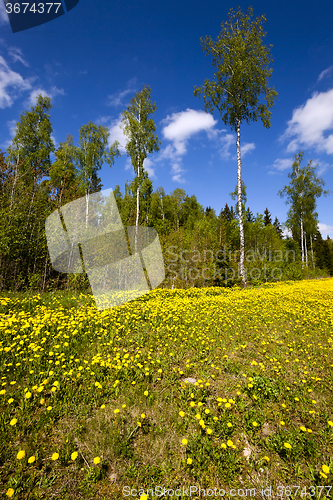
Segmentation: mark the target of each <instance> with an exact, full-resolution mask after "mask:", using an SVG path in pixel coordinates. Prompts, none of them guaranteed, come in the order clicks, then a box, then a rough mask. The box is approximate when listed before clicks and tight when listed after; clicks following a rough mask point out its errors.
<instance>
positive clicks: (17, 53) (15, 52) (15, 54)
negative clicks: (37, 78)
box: [8, 47, 29, 67]
mask: <svg viewBox="0 0 333 500" xmlns="http://www.w3.org/2000/svg"><path fill="white" fill-rule="evenodd" d="M8 54H9V55H10V57H11V58H12V59H13V62H14V63H15V62H16V61H20V62H21V63H22V64H23V65H24V66H26V67H28V66H29V63H27V61H26V60H25V59H24V58H23V54H22V50H21V49H19V48H18V47H9V49H8Z"/></svg>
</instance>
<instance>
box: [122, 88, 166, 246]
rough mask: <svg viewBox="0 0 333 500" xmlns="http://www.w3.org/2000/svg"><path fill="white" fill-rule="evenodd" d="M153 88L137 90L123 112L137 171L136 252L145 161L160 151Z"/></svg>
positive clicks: (128, 142) (130, 149) (127, 149)
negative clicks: (153, 153) (154, 117)
mask: <svg viewBox="0 0 333 500" xmlns="http://www.w3.org/2000/svg"><path fill="white" fill-rule="evenodd" d="M150 95H151V89H150V87H149V86H146V85H145V86H144V87H143V89H142V90H141V92H137V93H136V94H135V96H134V97H133V98H132V100H131V102H130V105H129V106H127V109H126V110H124V111H123V113H122V124H123V126H122V128H123V131H124V134H125V135H126V136H127V138H128V140H127V142H126V146H125V148H126V152H127V156H129V157H130V158H131V162H132V165H133V168H134V171H135V173H136V177H137V179H136V181H137V188H136V218H135V253H137V248H138V225H139V212H140V198H139V193H140V187H141V185H142V182H143V180H144V175H143V174H144V168H143V162H144V160H145V159H146V158H147V155H148V153H152V152H153V151H159V149H160V148H159V145H160V144H161V142H160V141H159V139H158V137H157V134H156V133H155V131H156V125H155V122H154V120H153V119H152V118H148V117H149V115H151V114H154V113H155V111H156V109H157V108H156V104H155V103H152V102H151V99H150Z"/></svg>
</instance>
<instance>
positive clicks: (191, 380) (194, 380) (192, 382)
mask: <svg viewBox="0 0 333 500" xmlns="http://www.w3.org/2000/svg"><path fill="white" fill-rule="evenodd" d="M182 382H188V383H189V384H195V383H196V379H195V378H191V377H188V378H184V379H183V380H182Z"/></svg>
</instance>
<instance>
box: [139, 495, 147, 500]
mask: <svg viewBox="0 0 333 500" xmlns="http://www.w3.org/2000/svg"><path fill="white" fill-rule="evenodd" d="M140 500H148V497H147V495H141V496H140Z"/></svg>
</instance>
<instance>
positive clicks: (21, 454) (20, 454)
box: [16, 450, 25, 460]
mask: <svg viewBox="0 0 333 500" xmlns="http://www.w3.org/2000/svg"><path fill="white" fill-rule="evenodd" d="M24 457H25V451H24V450H20V451H19V452H18V454H17V455H16V458H17V459H18V460H22V458H24Z"/></svg>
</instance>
